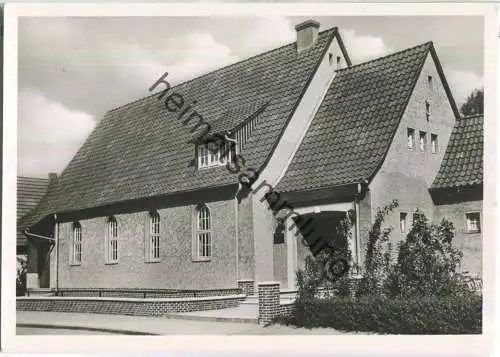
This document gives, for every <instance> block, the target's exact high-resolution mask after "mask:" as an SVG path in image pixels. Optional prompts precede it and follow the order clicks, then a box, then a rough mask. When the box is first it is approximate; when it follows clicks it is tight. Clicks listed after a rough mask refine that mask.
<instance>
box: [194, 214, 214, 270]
mask: <svg viewBox="0 0 500 357" xmlns="http://www.w3.org/2000/svg"><path fill="white" fill-rule="evenodd" d="M195 214H196V217H195V218H196V219H195V236H194V259H195V260H196V261H207V260H211V259H212V253H213V251H212V238H213V237H212V213H211V212H210V209H209V208H208V206H207V205H199V206H198V207H196V210H195Z"/></svg>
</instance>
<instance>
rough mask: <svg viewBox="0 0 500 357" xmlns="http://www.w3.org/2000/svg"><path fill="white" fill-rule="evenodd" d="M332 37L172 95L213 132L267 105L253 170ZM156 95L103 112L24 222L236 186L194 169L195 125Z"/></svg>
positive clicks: (251, 145) (221, 173)
mask: <svg viewBox="0 0 500 357" xmlns="http://www.w3.org/2000/svg"><path fill="white" fill-rule="evenodd" d="M336 33H337V31H336V28H333V29H330V30H327V31H323V32H321V33H320V34H319V36H318V40H317V43H316V44H315V45H314V46H313V47H312V48H310V49H308V50H306V51H303V52H300V53H298V52H297V50H296V45H295V43H292V44H289V45H287V46H283V47H280V48H278V49H275V50H273V51H269V52H266V53H263V54H261V55H258V56H255V57H252V58H250V59H247V60H244V61H242V62H238V63H236V64H233V65H230V66H227V67H224V68H221V69H219V70H217V71H214V72H211V73H208V74H206V75H203V76H201V77H198V78H196V79H193V80H191V81H188V82H185V83H182V84H180V85H177V86H175V87H173V88H172V92H175V93H179V94H181V95H182V96H183V98H184V99H185V102H186V103H189V104H190V103H192V102H193V101H196V102H197V103H196V104H195V105H193V108H194V109H195V110H196V112H197V113H199V114H200V115H201V116H202V117H203V118H204V120H206V121H207V122H209V123H212V124H214V125H213V126H214V127H215V128H216V129H217V130H230V129H232V128H233V127H234V126H235V125H237V124H238V122H241V121H244V120H245V119H246V116H248V115H251V114H252V111H258V110H259V109H260V108H262V107H263V105H264V104H266V106H265V109H264V111H263V112H262V113H261V114H260V115H259V120H258V124H257V126H256V127H255V128H254V131H253V134H252V136H251V137H250V138H249V140H248V142H247V144H246V145H245V148H244V150H243V152H242V153H241V155H242V156H243V157H244V158H245V161H246V166H247V167H253V168H256V169H258V168H259V167H260V166H261V165H263V164H264V162H265V160H266V159H267V157H268V156H269V155H270V153H271V151H272V149H273V147H274V145H275V143H276V142H277V140H278V139H279V137H280V135H281V133H282V131H283V130H284V127H285V126H286V123H287V122H288V119H289V118H290V116H291V114H292V113H293V111H294V109H295V106H296V105H297V103H298V101H299V99H300V98H301V95H302V93H303V92H304V90H305V88H306V85H307V84H308V83H309V81H310V79H311V78H312V76H313V75H314V72H315V70H316V68H317V66H318V65H319V62H320V59H321V57H322V56H323V55H324V53H325V51H326V49H327V48H328V45H329V44H330V43H331V41H332V39H333V37H334V36H335V34H336ZM166 79H167V80H168V77H167V78H166ZM160 88H161V87H160ZM145 90H146V88H145ZM159 95H160V93H158V94H156V95H152V96H149V97H146V98H142V99H140V100H137V101H135V102H133V103H130V104H127V105H125V106H123V107H120V108H118V109H115V110H112V111H110V112H108V113H107V114H106V115H105V117H104V119H103V120H102V121H101V122H100V123H99V124H98V125H97V127H96V128H95V129H94V131H93V132H92V133H91V134H90V136H89V137H88V139H87V141H86V142H85V143H84V145H83V146H82V147H81V149H80V150H79V151H78V153H77V154H76V156H75V157H74V158H73V160H71V162H70V163H69V165H68V167H67V168H66V169H65V170H64V172H63V173H62V174H61V176H60V177H59V179H58V181H57V186H56V187H55V188H54V192H53V193H51V194H50V195H47V197H46V198H47V199H46V200H44V202H42V204H41V205H40V207H39V208H37V210H36V212H34V213H33V214H32V215H31V216H30V217H27V218H26V220H23V223H25V224H26V225H31V224H33V223H35V222H37V221H38V220H39V219H41V218H43V217H44V216H46V215H48V214H50V213H56V212H65V211H74V210H81V209H85V208H90V207H98V206H103V205H107V204H111V203H116V202H120V201H126V200H134V199H140V198H145V197H152V196H158V195H164V194H169V193H173V192H182V191H191V190H197V189H201V188H204V187H216V186H223V185H226V184H231V183H237V177H238V175H234V174H231V173H229V172H228V171H227V170H226V168H225V167H218V168H213V169H207V170H200V171H198V170H196V168H195V167H194V165H193V164H192V162H193V159H194V146H193V144H192V143H190V142H189V141H190V140H191V139H192V138H193V134H192V133H190V130H191V129H192V128H193V127H194V126H195V124H194V123H193V124H188V125H183V124H182V120H178V115H179V113H172V112H169V111H168V110H167V109H166V108H165V105H164V101H159V100H158V96H159ZM188 113H189V112H188ZM235 113H236V114H238V113H243V114H242V116H241V117H239V116H235V115H234V114H235ZM192 122H194V120H193V121H192Z"/></svg>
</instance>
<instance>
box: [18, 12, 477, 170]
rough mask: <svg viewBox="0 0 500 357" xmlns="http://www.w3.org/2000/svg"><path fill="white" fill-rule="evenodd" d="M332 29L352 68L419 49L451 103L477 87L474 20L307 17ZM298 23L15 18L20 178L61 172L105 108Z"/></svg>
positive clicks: (271, 40) (281, 38)
mask: <svg viewBox="0 0 500 357" xmlns="http://www.w3.org/2000/svg"><path fill="white" fill-rule="evenodd" d="M308 18H313V19H315V20H317V21H318V22H320V24H321V28H320V30H324V29H327V28H330V27H333V26H338V27H339V29H340V31H341V35H342V37H343V40H344V43H345V46H346V48H347V51H348V52H349V54H350V56H351V59H352V61H353V63H354V64H356V63H360V62H362V61H366V60H369V59H372V58H374V57H378V56H383V55H386V54H389V53H391V52H394V51H398V50H401V49H404V48H407V47H412V46H415V45H418V44H420V43H423V42H426V41H429V40H431V41H433V42H434V45H435V46H436V49H437V52H438V56H439V57H440V59H441V64H442V65H443V67H444V71H445V75H446V76H447V78H448V81H449V83H450V86H451V89H452V92H453V94H454V97H455V99H456V101H457V103H458V104H459V105H460V104H461V103H463V101H464V99H465V98H466V97H467V95H468V94H469V93H470V92H471V91H472V90H474V89H475V88H479V87H481V86H482V85H483V78H484V76H483V19H482V18H481V17H459V16H456V17H438V16H432V17H430V16H426V17H409V16H405V17H372V16H363V17H360V16H357V17H348V16H342V17H308ZM308 18H302V17H272V18H265V17H254V18H249V17H241V18H227V17H224V18H222V17H221V18H213V17H212V18H206V17H198V18H195V17H170V18H168V17H155V18H150V17H149V18H144V17H143V18H137V17H134V18H123V17H122V18H118V17H114V18H109V17H108V18H90V17H87V18H74V17H73V18H21V19H20V20H19V35H18V41H19V47H18V59H19V106H18V108H19V122H18V157H19V159H18V174H19V175H25V176H35V177H46V176H47V174H48V172H57V173H61V172H62V170H63V169H64V168H65V166H66V165H67V164H68V162H69V160H70V159H71V158H72V156H73V155H74V154H75V153H76V151H77V150H78V148H79V147H80V146H81V145H82V144H83V142H84V140H85V138H86V137H87V136H88V135H89V133H90V132H91V131H92V129H93V128H94V126H95V124H96V123H97V122H98V121H99V120H100V119H101V118H102V116H103V114H104V113H105V112H106V111H107V110H110V109H113V108H115V107H117V106H120V105H122V104H125V103H127V102H128V101H130V100H133V99H137V98H139V97H142V96H145V95H148V88H149V87H150V86H151V84H152V83H154V82H155V80H156V79H157V78H158V77H159V76H161V75H162V74H163V73H164V72H165V71H168V72H169V80H170V82H171V83H178V82H179V81H183V80H186V79H190V78H193V77H194V76H196V75H200V74H203V73H206V72H208V71H210V70H213V69H216V68H219V67H221V66H224V65H227V64H229V63H233V62H236V61H239V60H242V59H245V58H247V57H249V56H252V55H255V54H258V53H261V52H263V51H266V50H269V49H272V48H275V47H278V46H280V45H283V44H286V43H290V42H293V41H294V40H295V30H294V25H296V24H297V23H300V22H302V21H304V20H306V19H308Z"/></svg>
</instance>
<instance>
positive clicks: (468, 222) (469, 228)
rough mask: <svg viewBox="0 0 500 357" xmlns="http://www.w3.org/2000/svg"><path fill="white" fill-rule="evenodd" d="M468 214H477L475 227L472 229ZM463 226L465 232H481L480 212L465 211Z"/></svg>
mask: <svg viewBox="0 0 500 357" xmlns="http://www.w3.org/2000/svg"><path fill="white" fill-rule="evenodd" d="M470 215H477V216H478V220H477V227H476V228H475V229H473V227H472V225H471V223H472V221H471V220H470V219H469V216H470ZM465 228H466V232H467V233H481V212H479V211H471V212H466V213H465Z"/></svg>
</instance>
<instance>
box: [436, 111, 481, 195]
mask: <svg viewBox="0 0 500 357" xmlns="http://www.w3.org/2000/svg"><path fill="white" fill-rule="evenodd" d="M483 118H484V116H483V114H479V115H473V116H468V117H465V118H459V119H457V122H456V123H455V127H454V128H453V131H452V133H451V137H450V140H449V142H448V146H447V148H446V152H445V154H444V158H443V161H442V162H441V167H440V169H439V172H438V174H437V175H436V178H435V179H434V182H433V183H432V186H431V189H441V188H461V187H469V186H475V185H481V184H482V183H483V153H484V129H483V127H484V120H483Z"/></svg>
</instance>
